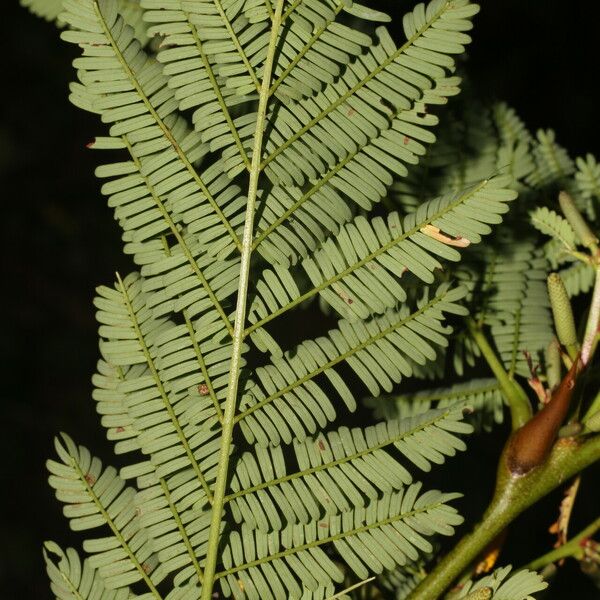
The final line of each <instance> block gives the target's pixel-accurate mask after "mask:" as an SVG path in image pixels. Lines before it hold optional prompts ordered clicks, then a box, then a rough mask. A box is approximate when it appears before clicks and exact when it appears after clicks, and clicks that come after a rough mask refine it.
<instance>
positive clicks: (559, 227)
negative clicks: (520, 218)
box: [530, 206, 576, 250]
mask: <svg viewBox="0 0 600 600" xmlns="http://www.w3.org/2000/svg"><path fill="white" fill-rule="evenodd" d="M530 216H531V223H532V225H533V226H534V227H535V228H536V229H537V230H539V231H541V232H542V233H544V234H546V235H549V236H550V237H552V238H553V239H554V240H557V241H558V242H560V244H561V245H562V246H563V247H564V249H565V250H574V249H575V245H576V239H575V232H574V231H573V228H572V227H571V225H569V223H568V221H567V220H566V219H565V218H564V217H562V216H561V215H559V214H558V213H556V212H554V211H553V210H549V209H548V208H546V207H545V206H541V207H539V208H536V209H535V210H534V211H533V212H532V213H531V214H530Z"/></svg>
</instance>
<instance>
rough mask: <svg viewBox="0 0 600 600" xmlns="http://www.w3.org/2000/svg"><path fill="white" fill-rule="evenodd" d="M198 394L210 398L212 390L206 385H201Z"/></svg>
mask: <svg viewBox="0 0 600 600" xmlns="http://www.w3.org/2000/svg"><path fill="white" fill-rule="evenodd" d="M198 393H199V394H200V395H201V396H208V394H209V393H210V390H209V389H208V386H207V385H206V384H205V383H201V384H200V385H199V386H198Z"/></svg>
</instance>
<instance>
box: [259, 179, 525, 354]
mask: <svg viewBox="0 0 600 600" xmlns="http://www.w3.org/2000/svg"><path fill="white" fill-rule="evenodd" d="M509 184H510V178H508V177H496V178H492V179H489V180H485V181H483V182H481V183H479V184H477V185H475V186H473V187H471V188H468V189H465V190H463V191H461V192H456V193H450V194H446V195H444V196H442V197H440V198H436V199H435V200H432V201H429V202H427V203H425V204H423V205H421V206H420V207H419V209H418V210H417V211H416V212H414V213H411V214H410V215H408V216H406V217H405V218H404V219H401V218H400V216H399V215H398V213H390V214H389V215H388V218H387V223H386V222H385V221H384V220H383V219H382V218H381V217H376V218H374V219H373V220H372V221H371V222H369V221H368V220H367V219H366V218H364V217H362V216H360V217H357V218H356V219H355V220H354V221H353V222H352V223H351V224H348V225H346V226H345V227H343V228H342V229H341V231H340V232H339V234H338V235H337V236H336V237H335V238H334V239H328V240H327V241H326V242H324V243H323V244H322V245H321V247H320V248H319V249H318V250H317V251H316V252H315V253H314V254H313V255H312V256H311V257H310V258H307V259H305V260H304V261H302V263H301V264H300V268H299V269H298V270H299V271H300V275H296V276H294V274H293V273H292V272H290V271H288V270H286V269H283V268H278V267H275V268H274V269H272V270H271V269H267V270H266V271H264V272H263V275H262V277H261V279H260V280H259V281H258V282H257V284H256V291H257V296H256V298H255V300H254V302H253V304H252V306H251V308H250V311H249V315H248V320H249V322H250V323H251V324H252V325H251V327H249V329H248V332H249V333H253V332H256V333H255V334H254V335H253V340H254V341H255V343H257V345H258V346H259V347H261V348H263V349H267V348H268V349H270V350H271V351H272V352H273V351H274V350H275V349H274V347H273V344H272V343H269V338H268V336H267V334H266V332H264V331H262V330H261V328H262V327H263V326H264V325H265V324H267V323H269V322H270V321H272V320H274V319H276V318H278V317H280V316H282V315H283V314H284V313H286V312H287V311H288V310H290V309H292V308H294V307H295V306H297V305H298V304H300V303H301V302H304V301H306V300H308V299H310V298H312V297H314V296H315V295H316V294H320V296H321V298H322V299H323V300H324V301H326V302H327V303H328V304H329V305H330V306H331V307H332V308H334V309H335V310H336V311H337V312H338V313H339V314H340V315H341V316H343V317H344V318H347V319H351V320H357V319H364V318H368V317H369V316H370V315H371V314H381V313H383V312H384V311H385V310H387V309H390V308H393V307H394V306H396V305H397V304H398V302H403V301H405V300H406V298H407V294H406V291H405V289H404V287H403V285H402V283H401V278H402V276H403V275H404V274H405V273H406V272H409V273H412V274H414V275H415V276H416V277H417V278H419V279H420V280H422V281H424V282H425V283H432V282H433V281H434V272H435V271H436V270H437V269H442V268H443V266H442V263H441V262H440V261H439V260H438V259H439V258H442V259H445V260H450V261H457V260H459V259H460V256H461V255H460V252H459V251H458V249H460V248H465V247H467V246H469V245H470V244H476V243H479V242H480V241H481V236H483V235H486V234H488V233H489V232H490V231H491V228H490V226H489V225H491V224H497V223H500V222H501V220H502V214H503V213H505V212H506V211H507V210H508V204H507V203H508V202H510V201H511V200H513V199H514V198H515V197H516V192H514V191H513V190H511V189H509V188H508V185H509ZM303 280H304V281H306V282H307V283H306V284H305V285H304V286H303V287H302V288H300V287H299V286H298V285H297V283H296V281H303ZM257 330H258V331H257Z"/></svg>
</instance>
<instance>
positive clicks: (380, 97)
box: [255, 0, 478, 262]
mask: <svg viewBox="0 0 600 600" xmlns="http://www.w3.org/2000/svg"><path fill="white" fill-rule="evenodd" d="M419 7H420V8H419ZM419 7H417V9H415V12H414V13H411V14H410V15H408V16H407V18H406V19H405V31H406V33H407V36H408V38H409V40H408V41H407V43H406V44H405V45H404V46H402V47H401V48H396V46H395V44H394V43H393V41H392V39H391V38H390V36H389V34H388V33H387V32H386V30H385V29H383V28H379V29H378V30H377V35H378V44H377V45H376V46H372V47H371V48H370V49H369V50H368V53H367V54H366V55H365V56H363V57H361V58H360V59H356V60H355V61H353V62H352V63H350V64H349V65H348V67H347V69H346V71H345V72H344V74H343V75H342V77H341V78H340V79H339V80H338V81H336V82H335V83H334V84H330V85H328V86H327V87H326V88H325V89H324V90H323V91H322V92H321V93H320V94H318V95H317V96H315V97H314V98H309V99H306V100H303V101H300V102H297V103H290V104H289V105H287V106H282V107H280V109H279V110H278V111H277V114H276V115H275V116H274V117H273V118H272V119H271V125H272V130H271V131H270V132H269V136H268V140H267V143H266V150H267V152H268V155H267V157H266V158H265V159H264V161H263V165H262V166H263V168H264V169H265V173H266V174H267V175H268V176H269V178H270V179H271V180H272V181H273V182H274V183H275V184H281V185H282V186H283V187H285V188H288V187H291V190H289V191H288V190H287V189H285V190H279V191H278V192H275V193H274V194H269V195H267V196H265V197H264V198H263V200H262V203H263V204H264V206H262V207H261V210H262V211H263V215H262V216H261V219H260V220H259V222H258V228H259V233H258V236H257V238H256V241H255V246H256V247H258V248H259V250H260V251H261V253H263V255H265V257H266V258H267V259H268V260H271V261H275V262H281V261H282V260H283V261H286V260H291V261H292V262H294V261H295V260H296V258H297V256H298V253H299V252H300V255H302V254H303V252H302V249H303V247H300V248H299V249H298V250H294V249H293V248H292V249H291V255H290V248H289V246H286V245H285V244H281V239H282V238H281V236H277V237H274V238H273V239H272V240H270V241H271V245H273V244H274V245H275V246H274V247H270V248H263V249H261V246H262V244H263V241H265V240H266V239H268V238H270V236H271V234H273V233H274V232H275V231H276V230H277V229H278V228H279V227H280V226H281V225H282V224H283V223H284V222H286V221H289V220H290V219H293V220H294V221H296V219H295V218H294V215H295V213H296V211H298V210H300V211H301V212H300V216H299V219H298V221H299V222H300V223H303V224H304V225H306V223H305V221H306V216H305V215H306V214H307V213H308V214H311V212H312V211H311V210H306V211H305V210H302V207H303V206H304V205H305V204H306V203H308V202H310V203H311V204H310V205H309V206H312V204H314V203H315V202H312V200H316V199H317V198H314V196H315V195H316V194H319V195H320V196H323V195H324V196H326V197H333V198H334V202H335V203H336V204H339V203H340V202H347V201H348V200H345V199H344V198H343V197H344V196H346V197H347V198H348V199H349V200H350V201H351V202H354V203H356V204H357V205H358V206H360V207H362V208H366V209H369V208H370V207H371V206H372V204H373V202H376V201H378V200H379V199H381V198H382V197H383V196H385V194H386V189H387V188H388V187H389V186H390V184H391V183H392V181H393V177H394V176H397V175H400V176H404V175H406V173H407V169H406V166H405V165H406V164H415V163H416V162H417V161H418V157H419V156H421V155H422V154H424V152H425V147H424V145H423V144H424V143H430V142H432V141H433V140H434V139H435V138H434V136H433V134H432V133H431V132H430V131H428V130H427V128H428V127H430V126H432V125H435V124H436V123H437V118H436V117H434V116H433V115H426V114H424V113H425V108H426V105H427V104H443V103H445V102H446V99H447V96H449V95H454V94H456V93H457V92H458V88H457V85H458V83H459V81H458V79H457V78H453V77H450V78H448V77H447V74H448V71H451V70H452V69H453V65H454V62H453V59H452V54H455V53H460V52H462V51H463V50H464V44H466V43H468V42H469V41H470V38H469V36H467V35H466V34H464V33H463V31H464V30H468V29H470V27H471V22H470V17H472V15H473V14H475V13H476V12H477V10H478V8H477V6H476V5H471V4H468V3H467V2H462V1H461V2H459V3H458V4H457V3H448V2H444V1H438V0H434V1H433V2H432V3H431V4H430V5H429V6H428V7H427V9H426V10H425V8H424V7H423V6H421V5H419ZM307 180H308V181H309V182H310V188H309V189H308V190H305V191H304V190H303V191H300V190H299V189H298V188H297V187H294V186H298V187H299V186H302V185H303V184H304V183H305V182H307ZM298 192H300V193H298ZM285 194H290V195H291V198H289V200H287V201H286V200H284V201H282V200H281V199H280V196H283V195H285ZM340 195H341V196H340ZM317 203H318V202H317ZM307 208H308V207H307ZM336 212H337V213H339V212H340V211H339V210H338V211H336ZM317 217H318V215H317ZM288 225H289V226H288V227H286V229H285V230H283V231H284V232H286V233H287V231H289V230H290V229H291V230H292V231H294V230H295V227H294V226H292V224H291V223H289V224H288ZM313 225H314V226H315V229H316V231H311V228H310V227H309V228H308V233H309V235H310V237H309V238H308V239H307V240H305V241H304V244H310V242H311V238H315V237H316V239H320V238H322V233H321V234H319V229H323V228H324V227H325V226H327V221H324V222H322V223H319V222H318V221H316V222H314V223H313ZM325 231H327V229H325ZM283 237H285V235H284V236H283ZM300 237H302V236H300ZM304 244H303V246H304ZM280 246H281V247H280ZM280 255H283V257H282V256H280Z"/></svg>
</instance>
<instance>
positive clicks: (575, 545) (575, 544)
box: [523, 517, 600, 571]
mask: <svg viewBox="0 0 600 600" xmlns="http://www.w3.org/2000/svg"><path fill="white" fill-rule="evenodd" d="M598 529H600V517H598V518H597V519H596V520H595V521H592V522H591V523H590V524H589V525H588V526H587V527H586V528H585V529H583V530H582V531H580V532H579V533H578V534H577V535H576V536H575V537H574V538H571V539H570V540H569V541H568V542H567V543H566V544H563V545H562V546H560V547H559V548H555V549H554V550H551V551H550V552H547V553H546V554H544V555H543V556H540V557H539V558H536V559H535V560H532V561H531V562H530V563H528V564H526V565H525V566H524V567H523V568H524V569H530V570H531V571H539V570H540V569H543V568H544V567H545V566H546V565H549V564H550V563H554V562H557V561H559V560H561V559H563V558H568V557H569V556H572V557H574V558H577V559H581V558H583V554H584V550H583V548H582V545H581V543H582V542H584V541H585V540H587V539H589V538H591V537H592V536H593V535H594V534H595V533H596V531H598Z"/></svg>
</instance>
